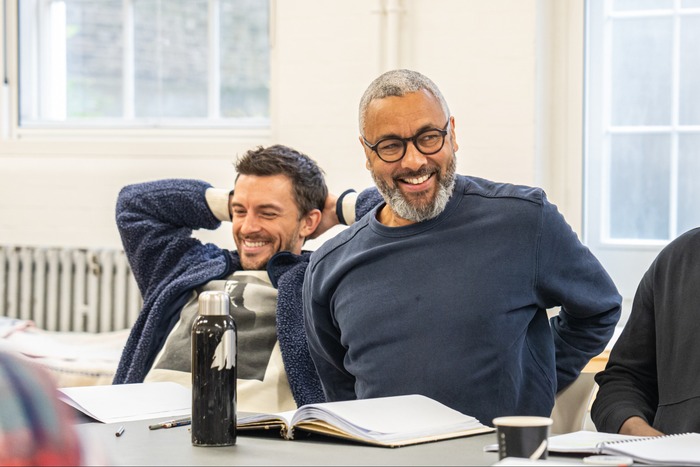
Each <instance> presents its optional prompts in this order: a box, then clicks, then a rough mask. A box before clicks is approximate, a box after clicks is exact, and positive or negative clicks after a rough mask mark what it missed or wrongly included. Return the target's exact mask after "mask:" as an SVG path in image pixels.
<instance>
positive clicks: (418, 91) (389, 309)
mask: <svg viewBox="0 0 700 467" xmlns="http://www.w3.org/2000/svg"><path fill="white" fill-rule="evenodd" d="M359 127H360V137H359V142H360V144H361V145H362V147H363V150H364V154H365V160H364V163H365V166H366V167H367V169H368V170H369V171H370V173H371V175H372V178H373V179H374V182H375V184H376V186H377V189H378V191H379V192H380V193H381V195H382V197H383V199H384V203H382V204H380V205H379V206H378V207H376V208H375V209H374V210H372V211H371V212H370V214H369V215H367V216H365V217H363V218H362V219H361V220H360V221H358V222H357V223H356V225H354V226H352V227H350V228H349V229H348V230H347V231H345V232H342V233H341V234H340V235H339V236H338V237H337V238H335V239H333V240H331V241H329V242H328V243H327V244H326V245H324V246H323V247H321V248H320V249H319V250H318V251H316V252H315V253H313V254H312V259H311V263H310V265H309V267H308V268H307V271H306V278H305V282H304V316H305V318H306V327H307V335H308V340H309V348H310V351H311V356H312V358H313V359H314V363H315V364H316V368H317V370H318V372H319V375H320V377H321V381H322V384H323V389H324V393H325V394H326V397H327V398H328V399H329V400H342V399H354V398H368V397H379V396H386V395H392V394H408V393H419V394H424V395H427V396H430V397H433V398H435V399H437V400H439V401H440V402H443V403H444V404H446V405H448V406H450V407H453V408H455V409H457V410H459V411H461V412H464V413H467V414H470V415H473V416H475V417H477V418H478V419H479V420H481V421H482V422H484V423H490V422H491V420H492V419H493V418H494V417H496V416H499V415H513V414H531V415H546V416H548V415H549V414H550V412H551V409H552V406H553V403H554V395H555V393H556V391H558V390H561V389H563V388H564V387H566V386H567V385H568V384H569V383H571V382H572V381H573V380H574V379H575V378H576V376H578V374H579V372H580V370H581V368H583V366H584V365H585V364H586V363H587V362H588V360H589V359H590V358H592V357H593V356H595V355H597V354H598V353H600V352H601V351H602V350H603V349H604V348H605V344H606V343H607V342H608V340H609V339H610V337H611V336H612V333H613V329H614V326H615V324H616V322H617V320H618V318H619V313H620V300H621V299H620V296H619V294H618V293H617V289H616V288H615V286H614V284H613V283H612V280H611V279H610V277H609V276H608V274H607V273H606V272H605V270H604V269H603V268H602V266H601V265H600V263H599V262H598V261H597V260H596V259H595V257H594V256H593V255H592V254H591V252H590V251H589V250H588V249H587V248H586V247H585V246H584V245H583V244H582V243H581V242H580V241H579V239H578V237H577V235H576V234H575V232H573V230H572V229H571V227H570V226H569V225H568V224H567V223H566V221H565V220H564V218H563V216H561V214H560V213H559V212H558V211H557V209H556V206H554V205H553V204H551V203H549V202H548V201H547V199H546V196H545V195H544V192H543V191H542V190H540V189H538V188H533V187H523V186H517V185H512V184H505V183H496V182H492V181H489V180H485V179H481V178H478V177H467V176H461V175H457V174H456V152H457V150H458V148H459V145H458V143H457V139H456V132H455V117H454V116H452V115H451V114H450V112H449V108H448V106H447V103H446V101H445V99H444V97H443V96H442V94H441V92H440V91H439V90H438V88H437V86H435V84H434V83H433V82H432V81H431V80H429V79H428V78H427V77H425V76H423V75H421V74H420V73H417V72H414V71H411V70H393V71H390V72H387V73H385V74H383V75H381V76H380V77H378V78H377V79H376V80H375V81H373V82H372V83H371V84H370V86H369V87H368V88H367V90H366V91H365V93H364V94H363V97H362V99H361V101H360V112H359ZM554 307H560V311H559V313H558V315H556V316H554V317H553V318H552V320H551V322H548V318H547V312H546V310H547V309H550V308H554Z"/></svg>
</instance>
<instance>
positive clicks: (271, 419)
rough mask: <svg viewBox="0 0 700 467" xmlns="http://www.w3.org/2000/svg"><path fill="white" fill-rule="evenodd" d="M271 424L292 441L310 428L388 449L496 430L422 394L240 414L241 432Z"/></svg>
mask: <svg viewBox="0 0 700 467" xmlns="http://www.w3.org/2000/svg"><path fill="white" fill-rule="evenodd" d="M271 428H272V429H276V428H279V429H280V430H281V434H282V437H283V438H286V439H294V431H295V430H305V431H310V432H314V433H321V434H324V435H328V436H335V437H339V438H343V439H347V440H352V441H357V442H361V443H366V444H373V445H377V446H385V447H399V446H406V445H409V444H418V443H426V442H429V441H438V440H442V439H449V438H457V437H461V436H470V435H475V434H478V433H487V432H490V431H493V428H490V427H488V426H485V425H482V424H481V423H480V422H479V421H478V420H477V419H476V418H474V417H470V416H468V415H464V414H463V413H460V412H458V411H456V410H453V409H451V408H449V407H447V406H445V405H443V404H441V403H440V402H437V401H435V400H433V399H430V398H429V397H426V396H421V395H407V396H392V397H380V398H375V399H359V400H351V401H340V402H323V403H319V404H308V405H305V406H302V407H300V408H298V409H297V410H292V411H289V412H281V413H276V414H259V413H256V414H247V415H246V414H239V417H238V429H239V430H257V429H271ZM239 432H240V431H239Z"/></svg>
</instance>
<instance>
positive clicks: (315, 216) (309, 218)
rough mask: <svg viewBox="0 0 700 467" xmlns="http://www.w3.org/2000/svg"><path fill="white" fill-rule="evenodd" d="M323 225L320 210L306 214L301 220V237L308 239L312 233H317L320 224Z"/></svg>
mask: <svg viewBox="0 0 700 467" xmlns="http://www.w3.org/2000/svg"><path fill="white" fill-rule="evenodd" d="M320 223H321V211H320V210H319V209H313V210H311V211H309V212H308V213H306V214H305V215H304V217H303V218H302V219H301V229H299V236H301V237H304V238H308V237H310V236H311V234H312V233H314V232H315V231H316V228H317V227H318V224H320Z"/></svg>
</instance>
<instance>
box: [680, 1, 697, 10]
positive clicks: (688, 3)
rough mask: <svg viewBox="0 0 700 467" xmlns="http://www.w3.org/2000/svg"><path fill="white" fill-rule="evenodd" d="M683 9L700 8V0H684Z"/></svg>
mask: <svg viewBox="0 0 700 467" xmlns="http://www.w3.org/2000/svg"><path fill="white" fill-rule="evenodd" d="M681 7H683V8H700V0H683V1H682V3H681Z"/></svg>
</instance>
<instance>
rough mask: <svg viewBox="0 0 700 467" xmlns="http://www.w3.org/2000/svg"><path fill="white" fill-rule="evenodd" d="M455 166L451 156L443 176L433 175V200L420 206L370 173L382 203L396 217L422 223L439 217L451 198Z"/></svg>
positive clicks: (454, 160) (395, 187) (455, 162)
mask: <svg viewBox="0 0 700 467" xmlns="http://www.w3.org/2000/svg"><path fill="white" fill-rule="evenodd" d="M456 166H457V158H456V157H455V156H454V155H453V156H452V159H451V161H450V163H449V165H448V166H447V170H446V171H445V175H444V176H440V174H439V173H437V174H435V176H436V177H438V190H437V193H436V194H435V198H434V199H433V200H432V202H430V203H425V204H422V205H414V204H411V202H410V201H409V200H407V199H406V198H405V197H404V195H403V193H401V190H400V189H399V188H398V187H397V186H396V185H394V186H390V185H389V184H388V183H386V182H385V181H384V180H381V179H379V177H377V176H375V174H374V172H371V173H372V178H373V179H374V183H375V184H376V185H377V189H378V190H379V192H380V193H381V195H382V197H383V198H384V201H386V204H387V205H388V206H389V208H391V210H392V211H394V213H395V214H396V215H397V216H399V217H401V218H402V219H406V220H407V221H411V222H423V221H427V220H430V219H433V218H434V217H437V216H439V215H440V213H441V212H442V211H444V210H445V207H446V206H447V202H448V201H449V200H450V196H452V191H453V190H454V186H455V171H456Z"/></svg>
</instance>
